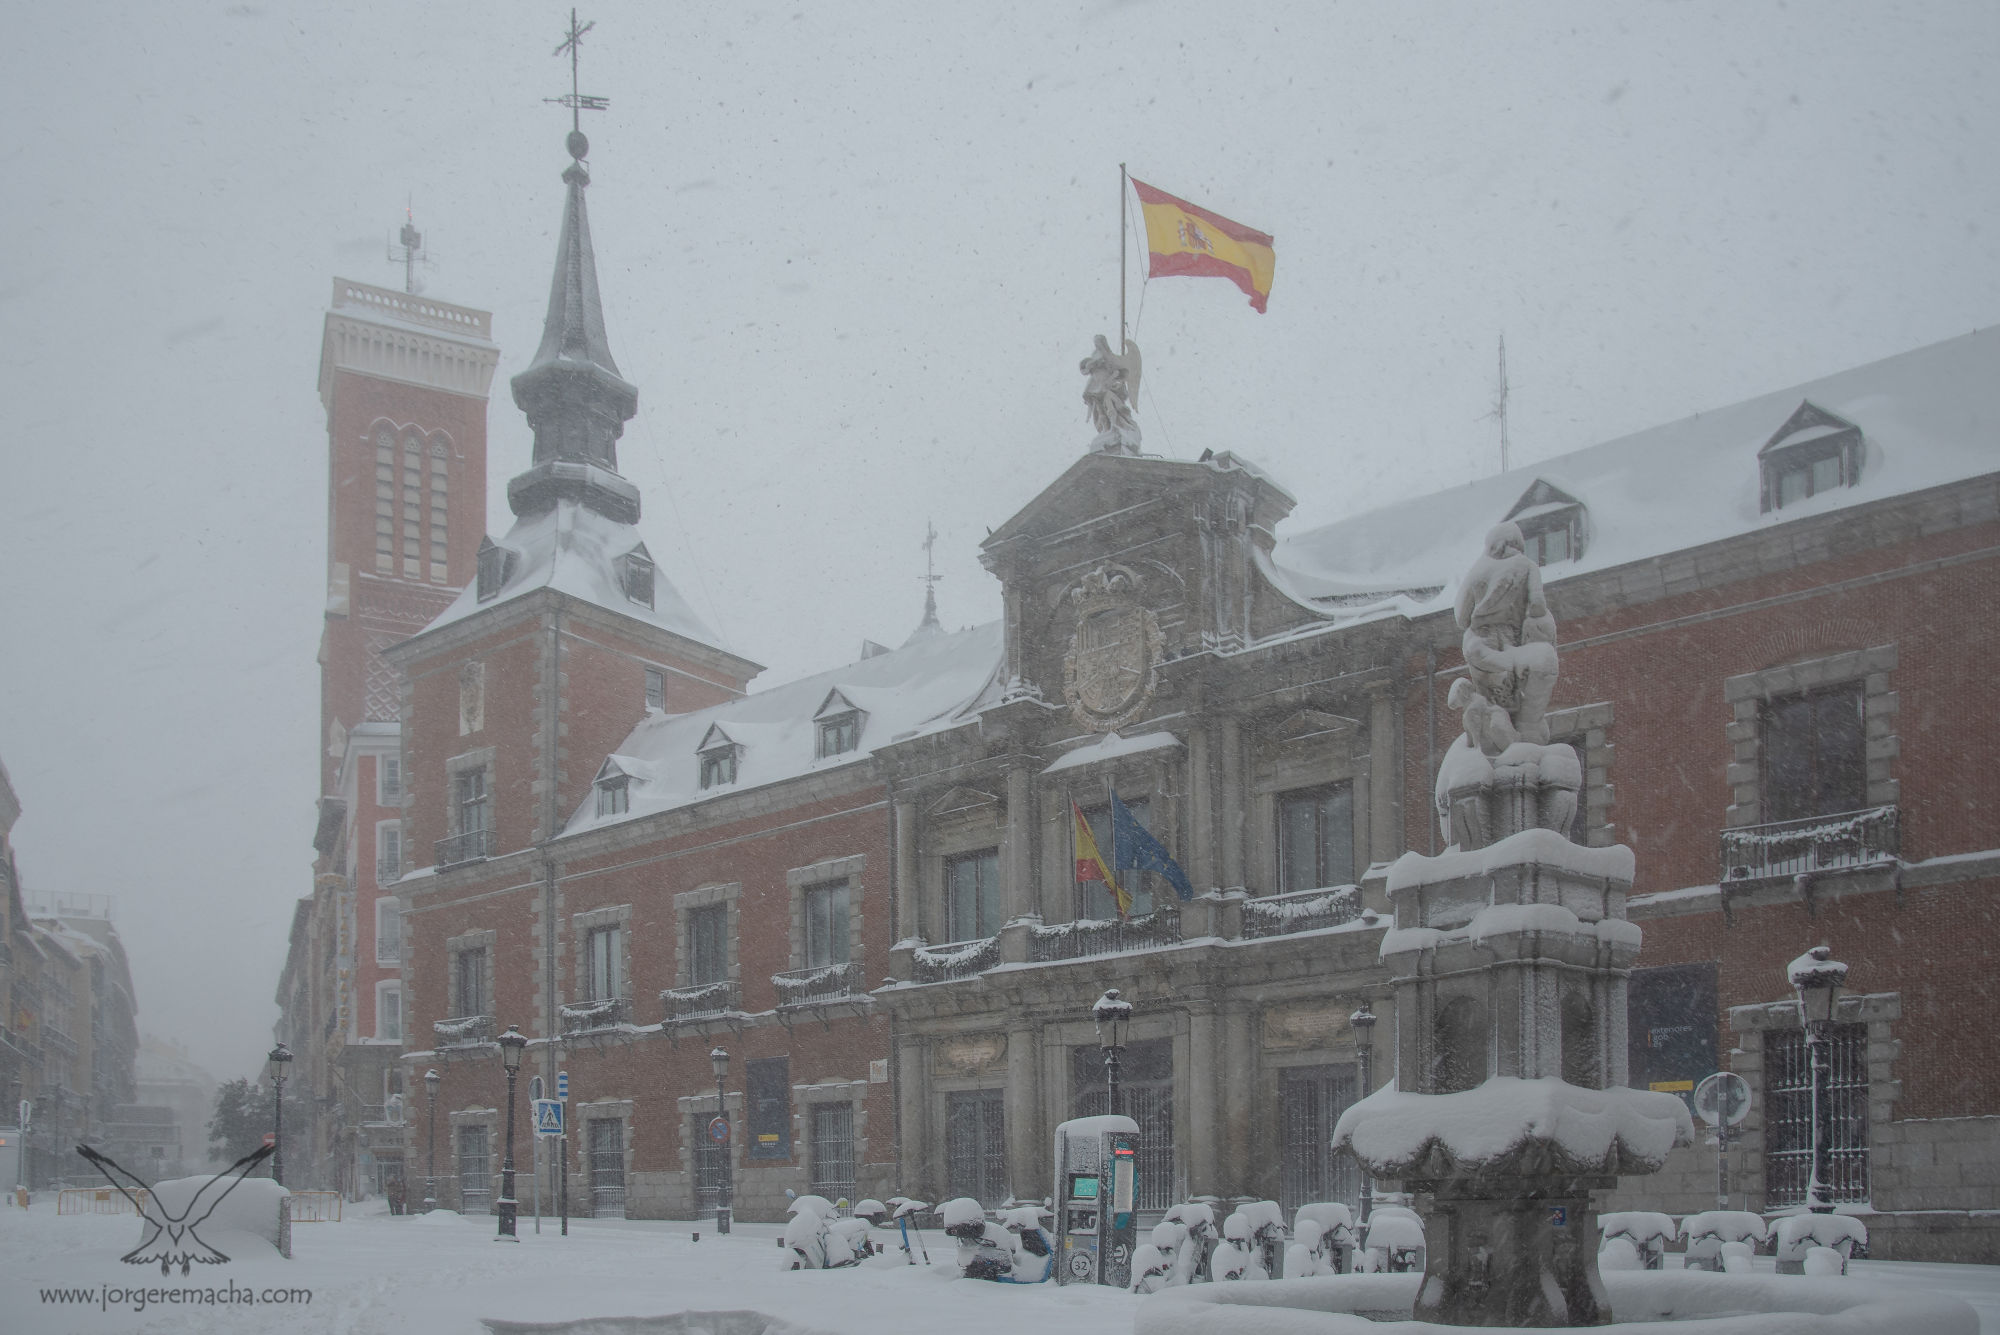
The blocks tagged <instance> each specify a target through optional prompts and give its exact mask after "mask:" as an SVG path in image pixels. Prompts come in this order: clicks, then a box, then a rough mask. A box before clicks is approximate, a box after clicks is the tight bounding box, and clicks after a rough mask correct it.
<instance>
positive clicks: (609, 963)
mask: <svg viewBox="0 0 2000 1335" xmlns="http://www.w3.org/2000/svg"><path fill="white" fill-rule="evenodd" d="M583 990H584V999H585V1000H587V1001H611V1000H615V999H617V998H619V997H623V996H624V995H625V929H624V928H623V927H620V926H617V925H616V924H613V925H610V926H605V927H593V928H591V929H590V934H589V935H588V936H587V937H585V938H584V978H583Z"/></svg>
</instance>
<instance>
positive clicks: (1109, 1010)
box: [1090, 987, 1132, 1116]
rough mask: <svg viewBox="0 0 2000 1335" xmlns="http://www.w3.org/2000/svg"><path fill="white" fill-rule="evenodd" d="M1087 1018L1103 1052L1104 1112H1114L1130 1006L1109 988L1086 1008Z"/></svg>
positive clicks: (1129, 1018)
mask: <svg viewBox="0 0 2000 1335" xmlns="http://www.w3.org/2000/svg"><path fill="white" fill-rule="evenodd" d="M1090 1015H1091V1018H1092V1019H1094V1020H1096V1021H1097V1045H1098V1046H1099V1047H1101V1048H1103V1049H1104V1076H1105V1081H1106V1094H1107V1097H1106V1099H1105V1111H1106V1112H1109V1113H1111V1114H1113V1115H1114V1116H1115V1115H1116V1114H1117V1112H1118V1054H1119V1053H1121V1052H1123V1051H1125V1029H1126V1027H1127V1026H1128V1025H1130V1024H1131V1023H1132V1003H1131V1002H1129V1001H1127V1000H1125V999H1124V998H1123V997H1121V996H1119V995H1118V989H1117V988H1115V987H1109V988H1106V989H1105V990H1104V995H1103V996H1101V997H1099V998H1098V999H1097V1004H1096V1005H1094V1006H1092V1007H1091V1008H1090Z"/></svg>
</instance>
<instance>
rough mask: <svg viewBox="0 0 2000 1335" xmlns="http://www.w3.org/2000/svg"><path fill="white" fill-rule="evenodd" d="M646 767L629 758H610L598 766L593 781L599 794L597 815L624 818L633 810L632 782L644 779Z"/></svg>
mask: <svg viewBox="0 0 2000 1335" xmlns="http://www.w3.org/2000/svg"><path fill="white" fill-rule="evenodd" d="M644 771H645V765H644V763H643V762H641V761H637V760H634V759H632V758H631V757H629V756H609V757H606V759H605V761H604V763H603V764H602V765H600V766H598V769H597V777H596V778H595V779H593V780H592V781H591V784H592V787H593V788H595V789H596V792H597V814H598V815H600V816H622V815H624V814H625V813H626V812H628V811H630V810H631V809H632V781H633V779H634V777H642V776H643V772H644Z"/></svg>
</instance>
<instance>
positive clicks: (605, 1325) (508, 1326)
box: [481, 1311, 825, 1335]
mask: <svg viewBox="0 0 2000 1335" xmlns="http://www.w3.org/2000/svg"><path fill="white" fill-rule="evenodd" d="M481 1320H482V1323H483V1324H484V1325H485V1327H486V1329H488V1330H489V1331H492V1332H493V1335H825V1332H822V1331H821V1330H819V1329H818V1328H817V1327H814V1326H801V1325H799V1324H798V1323H797V1322H796V1321H787V1320H785V1319H784V1318H782V1317H775V1316H769V1315H766V1314H765V1313H763V1312H749V1311H734V1312H675V1313H673V1314H671V1315H669V1316H596V1317H585V1318H583V1319H582V1320H581V1321H506V1320H502V1319H501V1318H499V1317H491V1316H489V1317H484V1318H482V1319H481Z"/></svg>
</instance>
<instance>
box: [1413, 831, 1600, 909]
mask: <svg viewBox="0 0 2000 1335" xmlns="http://www.w3.org/2000/svg"><path fill="white" fill-rule="evenodd" d="M1522 863H1536V864H1538V865H1540V866H1544V867H1559V868H1561V869H1563V870H1564V871H1568V872H1573V873H1575V874H1576V875H1578V876H1588V877H1594V878H1596V879H1598V880H1603V881H1619V882H1623V883H1624V884H1626V885H1630V884H1631V883H1632V872H1633V868H1634V865H1635V864H1634V862H1633V859H1632V850H1631V849H1629V848H1627V847H1625V845H1623V844H1613V845H1611V846H1610V847H1608V848H1586V847H1584V846H1583V845H1582V844H1573V843H1571V842H1570V841H1569V839H1568V837H1567V836H1565V835H1563V834H1562V833H1561V832H1559V831H1556V830H1544V829H1539V828H1537V829H1532V830H1522V831H1521V832H1520V833H1519V834H1510V835H1508V836H1507V837H1506V838H1505V839H1501V840H1498V841H1496V842H1494V843H1491V844H1488V845H1487V846H1486V847H1484V848H1475V849H1470V850H1467V849H1463V848H1460V847H1459V846H1458V845H1457V844H1453V845H1452V846H1451V847H1450V848H1447V849H1446V850H1445V851H1444V852H1442V853H1439V854H1438V855H1437V856H1436V857H1426V856H1425V855H1424V854H1422V853H1405V854H1403V856H1401V857H1399V858H1397V859H1396V860H1395V862H1394V863H1392V864H1390V867H1389V893H1390V894H1391V895H1394V894H1395V893H1396V892H1397V891H1398V890H1402V889H1407V888H1411V887H1414V886H1419V885H1436V884H1438V883H1439V882H1441V881H1456V880H1460V879H1463V878H1466V877H1472V876H1490V875H1491V874H1492V873H1493V872H1494V871H1495V870H1496V869H1498V868H1501V867H1512V866H1516V865H1519V864H1522Z"/></svg>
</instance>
